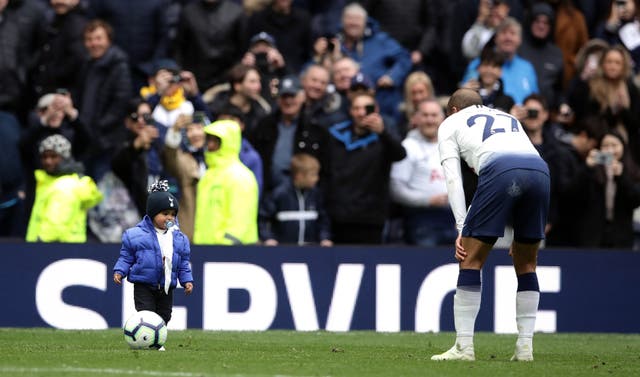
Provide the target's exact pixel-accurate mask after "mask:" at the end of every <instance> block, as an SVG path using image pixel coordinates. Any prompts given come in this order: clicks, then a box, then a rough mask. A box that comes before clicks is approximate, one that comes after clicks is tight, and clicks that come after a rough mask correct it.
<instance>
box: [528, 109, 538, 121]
mask: <svg viewBox="0 0 640 377" xmlns="http://www.w3.org/2000/svg"><path fill="white" fill-rule="evenodd" d="M539 113H540V111H539V110H538V109H527V118H528V119H535V118H537V117H538V114H539Z"/></svg>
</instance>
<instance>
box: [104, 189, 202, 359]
mask: <svg viewBox="0 0 640 377" xmlns="http://www.w3.org/2000/svg"><path fill="white" fill-rule="evenodd" d="M168 190H169V183H168V182H167V181H160V182H156V183H154V184H153V185H152V186H151V188H150V189H149V196H148V198H147V214H146V215H145V216H144V217H143V218H142V221H140V222H139V223H138V225H136V226H135V227H133V228H129V229H127V230H126V231H125V232H124V234H123V235H122V247H121V248H120V257H119V258H118V261H117V262H116V264H115V266H114V267H113V281H114V282H115V283H116V284H122V278H123V277H127V280H129V281H130V282H131V283H133V299H134V301H135V307H136V310H137V311H141V310H150V311H152V312H155V313H157V314H158V315H159V316H160V317H162V319H163V320H164V322H165V323H169V320H170V319H171V311H172V309H173V290H174V289H175V288H176V285H177V284H176V283H177V280H179V281H180V284H182V286H183V287H184V293H185V294H187V295H188V294H191V292H192V290H193V275H192V273H191V266H190V265H189V260H190V258H191V249H190V246H189V240H188V239H187V236H185V235H184V234H183V233H182V232H181V231H180V229H179V228H178V225H177V220H176V216H177V215H178V200H177V199H176V198H175V197H174V196H173V195H171V193H169V192H168ZM156 240H157V242H156ZM160 350H164V347H162V348H160Z"/></svg>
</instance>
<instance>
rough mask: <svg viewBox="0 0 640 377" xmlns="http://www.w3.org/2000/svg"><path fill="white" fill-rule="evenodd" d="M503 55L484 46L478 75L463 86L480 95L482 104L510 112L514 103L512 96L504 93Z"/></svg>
mask: <svg viewBox="0 0 640 377" xmlns="http://www.w3.org/2000/svg"><path fill="white" fill-rule="evenodd" d="M504 61H505V56H504V55H502V54H501V53H499V52H497V51H495V50H494V49H492V48H485V49H484V50H482V54H481V55H480V64H479V65H478V77H477V78H476V79H471V80H469V81H467V82H466V83H465V84H464V85H463V87H465V88H469V89H473V90H475V91H477V92H478V93H479V94H480V97H482V104H483V105H485V106H489V107H491V108H496V109H499V110H502V111H504V112H507V113H508V112H510V111H511V108H512V107H513V105H514V104H515V101H514V100H513V98H512V97H511V96H509V95H507V94H505V93H504V84H503V82H502V65H503V64H504Z"/></svg>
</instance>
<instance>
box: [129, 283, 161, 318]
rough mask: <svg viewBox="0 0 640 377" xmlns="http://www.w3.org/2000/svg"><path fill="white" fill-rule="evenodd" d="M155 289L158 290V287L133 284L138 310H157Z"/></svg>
mask: <svg viewBox="0 0 640 377" xmlns="http://www.w3.org/2000/svg"><path fill="white" fill-rule="evenodd" d="M154 291H156V289H155V288H154V287H152V286H150V285H147V284H138V283H135V284H134V285H133V301H134V303H135V306H136V310H137V311H141V310H150V311H152V312H155V311H156V298H155V295H154Z"/></svg>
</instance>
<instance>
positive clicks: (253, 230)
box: [193, 120, 258, 245]
mask: <svg viewBox="0 0 640 377" xmlns="http://www.w3.org/2000/svg"><path fill="white" fill-rule="evenodd" d="M204 132H205V134H206V143H205V152H204V159H205V162H206V164H207V170H206V172H205V173H204V175H203V176H202V178H200V181H199V182H198V188H197V192H196V213H195V222H194V224H195V227H194V233H193V243H194V244H197V245H247V244H255V243H256V242H258V183H257V182H256V178H255V176H254V175H253V172H251V170H249V168H247V167H246V166H245V165H244V164H243V163H242V162H241V161H240V158H239V153H240V145H241V131H240V125H238V123H237V122H234V121H232V120H218V121H215V122H213V123H211V124H209V125H208V126H206V127H205V128H204Z"/></svg>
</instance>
